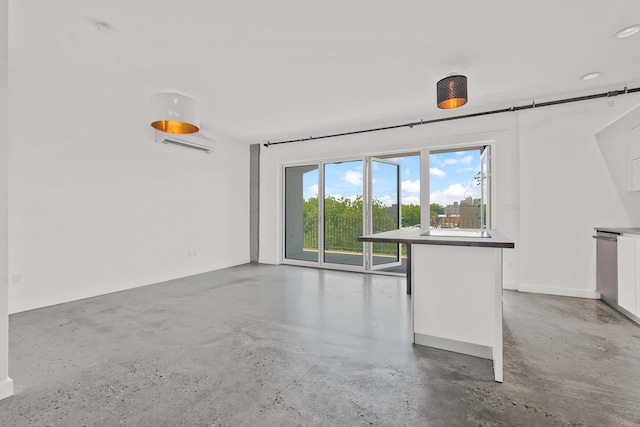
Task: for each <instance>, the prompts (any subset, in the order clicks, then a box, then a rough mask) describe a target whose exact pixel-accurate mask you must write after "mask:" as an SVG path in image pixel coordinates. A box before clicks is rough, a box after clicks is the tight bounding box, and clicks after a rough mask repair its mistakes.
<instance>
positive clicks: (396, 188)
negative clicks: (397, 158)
mask: <svg viewBox="0 0 640 427" xmlns="http://www.w3.org/2000/svg"><path fill="white" fill-rule="evenodd" d="M370 169H371V181H370V183H371V207H370V212H371V214H370V218H371V230H370V231H371V232H372V233H380V232H383V231H391V230H398V229H399V228H400V224H401V204H400V163H396V162H391V161H388V160H380V159H371V168H370ZM371 256H372V258H371V264H370V265H371V266H372V269H375V268H376V267H379V268H387V267H391V266H394V265H400V262H401V259H400V245H399V244H397V243H373V244H372V250H371Z"/></svg>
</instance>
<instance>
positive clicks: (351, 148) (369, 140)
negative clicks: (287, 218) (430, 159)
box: [260, 113, 519, 287]
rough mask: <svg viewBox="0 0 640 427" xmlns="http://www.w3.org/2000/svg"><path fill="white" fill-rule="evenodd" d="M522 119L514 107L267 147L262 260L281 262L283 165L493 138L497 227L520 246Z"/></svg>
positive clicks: (511, 269)
mask: <svg viewBox="0 0 640 427" xmlns="http://www.w3.org/2000/svg"><path fill="white" fill-rule="evenodd" d="M517 137H518V120H517V115H516V114H514V113H509V114H503V115H495V116H488V117H484V118H476V119H469V120H462V121H455V122H448V123H439V124H433V125H425V126H418V127H414V128H412V129H408V128H405V129H398V130H392V131H383V132H376V133H371V134H360V135H353V136H348V137H341V138H335V139H326V140H316V141H311V142H303V143H292V144H285V145H275V146H270V147H268V148H267V147H264V148H263V149H262V152H261V164H260V192H261V194H260V262H262V263H269V264H276V263H279V262H280V261H281V258H282V257H281V254H282V237H281V236H282V193H281V188H282V181H281V180H282V177H281V169H282V165H285V164H292V163H299V162H304V161H310V162H313V161H316V160H318V159H335V158H342V157H344V158H348V157H352V156H366V155H382V154H391V153H406V152H415V151H416V150H420V149H422V148H445V147H454V146H462V145H472V146H473V145H477V144H478V143H480V142H491V143H493V144H494V153H493V155H494V161H495V163H494V164H495V165H496V166H497V168H496V169H495V170H494V177H495V180H494V183H495V189H496V191H495V194H494V195H493V203H494V212H493V214H494V220H495V228H497V229H499V230H501V232H503V233H504V234H505V235H506V236H507V237H509V238H511V239H513V240H514V241H515V242H516V248H517V247H518V233H519V229H518V221H519V218H518V210H517V207H518V204H519V200H518V197H519V194H518V182H519V175H518V174H519V172H518V170H519V167H518V161H519V154H518V144H517ZM517 252H518V249H515V250H508V251H505V272H504V274H505V276H504V277H505V282H506V286H507V287H515V286H516V283H517V265H518V256H517Z"/></svg>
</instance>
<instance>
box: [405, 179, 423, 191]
mask: <svg viewBox="0 0 640 427" xmlns="http://www.w3.org/2000/svg"><path fill="white" fill-rule="evenodd" d="M402 190H403V191H406V192H407V193H419V192H420V180H419V179H416V180H415V181H411V180H406V181H402Z"/></svg>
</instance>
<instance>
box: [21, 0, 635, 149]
mask: <svg viewBox="0 0 640 427" xmlns="http://www.w3.org/2000/svg"><path fill="white" fill-rule="evenodd" d="M9 4H10V6H9V7H10V22H9V70H10V77H9V79H10V87H11V82H12V76H16V75H20V76H21V78H26V77H28V78H29V79H30V81H31V82H32V84H30V85H23V86H21V87H20V89H19V90H24V91H29V90H32V91H35V90H37V91H39V96H41V98H42V100H43V102H50V103H52V106H54V105H59V106H61V108H67V109H72V108H73V105H76V106H77V108H83V109H87V108H93V107H92V105H101V106H107V107H108V108H112V109H126V113H127V115H128V116H131V117H132V119H133V120H136V121H138V122H139V123H144V124H145V126H146V125H147V124H148V122H149V121H150V120H149V119H150V118H149V117H148V104H149V97H150V96H151V95H152V94H153V93H156V92H160V91H177V92H181V93H184V94H187V95H190V96H193V97H194V98H196V100H197V101H198V103H199V105H200V112H201V113H200V114H201V122H202V131H203V133H206V134H207V135H210V136H213V137H216V138H217V139H220V138H223V139H225V138H226V139H229V140H234V141H238V142H243V143H261V142H266V141H267V140H271V141H276V140H279V139H291V138H300V137H305V136H309V135H319V134H323V133H327V132H335V131H345V130H355V129H360V128H364V127H370V126H384V125H390V124H398V123H404V122H407V121H414V120H420V119H421V118H424V119H428V118H433V117H442V116H446V115H455V114H465V113H470V112H474V111H481V110H483V109H486V108H503V107H509V106H512V105H516V104H517V103H522V102H526V103H528V102H530V101H531V100H532V99H534V98H535V100H536V101H538V102H542V101H544V100H551V99H555V98H557V97H559V96H561V95H562V96H563V95H565V94H574V93H584V94H589V93H599V92H605V91H609V90H615V89H621V88H622V87H624V85H625V84H627V85H629V87H637V86H638V82H640V54H639V52H640V34H638V35H636V36H633V37H629V38H626V39H618V38H615V37H613V34H614V33H615V32H616V31H618V30H620V29H622V28H624V27H627V26H630V25H632V24H638V23H640V1H638V0H612V1H603V0H561V1H559V0H554V1H551V0H537V1H529V2H524V1H513V0H485V1H477V0H457V1H455V2H442V1H439V2H435V1H426V0H406V1H396V2H391V1H382V0H375V1H372V0H367V1H364V0H351V1H344V0H341V1H336V0H323V1H315V2H311V1H301V0H297V1H295V0H271V1H260V0H246V1H239V0H235V1H231V0H224V1H221V0H182V1H180V2H176V1H175V0H172V1H169V0H135V1H133V0H103V1H91V2H88V1H86V0H59V1H50V0H30V1H18V0H15V1H14V0H10V3H9ZM96 22H104V23H107V24H108V25H110V26H111V27H112V31H107V32H105V31H101V30H100V29H99V28H97V26H96V25H95V24H96ZM592 71H600V72H602V73H603V74H602V76H601V77H599V78H597V79H594V80H590V81H583V80H580V79H579V77H580V76H581V75H584V74H586V73H589V72H592ZM450 72H457V73H460V74H465V75H466V76H467V77H468V79H469V103H468V104H467V105H466V106H464V107H462V108H460V109H458V110H452V111H451V110H450V111H440V110H438V109H437V108H436V106H435V85H436V82H437V81H438V80H439V79H441V78H442V77H444V76H446V75H447V74H448V73H450ZM10 90H11V89H10ZM14 90H17V89H14ZM12 99H13V98H12ZM10 108H11V105H10Z"/></svg>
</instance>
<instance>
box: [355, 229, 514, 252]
mask: <svg viewBox="0 0 640 427" xmlns="http://www.w3.org/2000/svg"><path fill="white" fill-rule="evenodd" d="M437 230H438V231H439V232H445V233H446V232H452V233H455V232H456V230H455V229H437ZM427 231H430V230H429V229H420V228H403V229H400V230H392V231H384V232H382V233H375V234H368V235H366V236H360V237H358V240H359V241H361V242H380V243H406V244H414V245H447V246H475V247H481V248H514V247H515V244H514V243H513V242H512V241H511V240H509V239H507V238H506V237H504V236H503V235H502V234H500V233H499V232H497V231H496V230H486V231H487V232H488V234H489V236H490V237H468V236H455V237H453V236H422V235H421V234H422V233H426V232H427ZM431 231H433V230H431ZM460 231H461V233H460V234H464V233H465V232H470V231H471V230H460Z"/></svg>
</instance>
